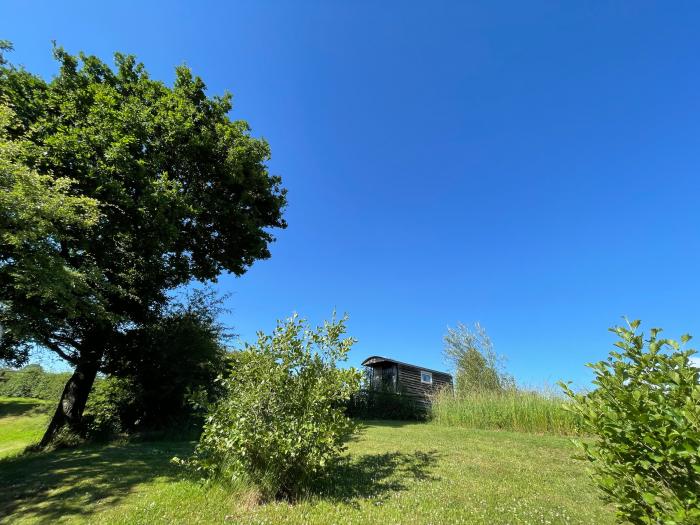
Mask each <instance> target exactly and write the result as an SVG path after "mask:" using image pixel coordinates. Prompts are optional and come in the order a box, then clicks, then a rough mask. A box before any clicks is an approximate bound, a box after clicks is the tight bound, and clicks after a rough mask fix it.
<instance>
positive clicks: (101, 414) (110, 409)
mask: <svg viewBox="0 0 700 525" xmlns="http://www.w3.org/2000/svg"><path fill="white" fill-rule="evenodd" d="M140 395H141V393H140V388H139V387H138V385H136V384H135V383H134V382H133V381H132V380H130V379H126V378H121V377H106V378H98V379H97V381H95V384H94V386H93V388H92V391H91V392H90V397H89V398H88V402H87V406H86V407H85V417H84V423H85V427H86V429H87V433H88V435H89V436H90V437H95V438H108V437H110V436H112V435H113V434H118V433H120V432H123V431H127V430H131V429H132V428H133V425H134V422H138V418H139V416H140V415H141V414H142V410H141V406H140V403H139V399H140Z"/></svg>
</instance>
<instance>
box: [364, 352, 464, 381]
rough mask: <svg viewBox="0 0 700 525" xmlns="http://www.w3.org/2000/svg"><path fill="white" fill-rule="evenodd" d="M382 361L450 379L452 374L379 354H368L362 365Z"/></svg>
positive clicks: (370, 364)
mask: <svg viewBox="0 0 700 525" xmlns="http://www.w3.org/2000/svg"><path fill="white" fill-rule="evenodd" d="M383 363H391V364H394V365H403V366H408V367H411V368H415V369H417V370H425V371H426V372H433V373H434V374H442V375H445V376H448V377H449V378H450V379H452V375H451V374H448V373H447V372H441V371H440V370H433V369H432V368H426V367H424V366H418V365H412V364H411V363H404V362H403V361H397V360H396V359H389V358H388V357H382V356H380V355H371V356H369V357H368V358H367V359H365V360H364V361H362V366H373V365H380V364H383Z"/></svg>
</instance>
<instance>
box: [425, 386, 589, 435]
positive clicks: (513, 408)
mask: <svg viewBox="0 0 700 525" xmlns="http://www.w3.org/2000/svg"><path fill="white" fill-rule="evenodd" d="M567 403H568V400H566V399H565V398H563V397H562V395H561V394H555V393H553V392H549V391H546V390H542V391H536V390H520V389H516V388H509V389H508V390H503V391H489V390H473V391H466V392H462V394H461V395H454V394H453V393H452V391H450V390H445V391H442V392H440V393H438V394H437V395H436V396H435V397H434V398H433V403H432V406H431V409H430V418H431V420H432V421H433V422H434V423H438V424H440V425H448V426H458V427H464V428H475V429H485V430H511V431H516V432H533V433H547V434H560V435H572V434H576V433H577V431H578V430H579V428H580V418H579V417H578V416H576V415H575V414H573V413H572V412H570V411H567V410H566V409H565V405H566V404H567Z"/></svg>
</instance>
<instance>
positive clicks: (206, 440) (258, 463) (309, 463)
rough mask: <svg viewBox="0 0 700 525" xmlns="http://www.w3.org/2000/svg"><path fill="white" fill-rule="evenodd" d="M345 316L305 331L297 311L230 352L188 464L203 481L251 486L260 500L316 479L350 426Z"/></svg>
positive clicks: (352, 387)
mask: <svg viewBox="0 0 700 525" xmlns="http://www.w3.org/2000/svg"><path fill="white" fill-rule="evenodd" d="M345 320H346V318H343V319H342V320H340V321H335V319H334V320H333V321H331V322H326V323H324V325H323V326H322V327H319V328H316V329H315V330H311V329H309V328H308V327H307V325H306V323H305V322H304V321H300V320H299V319H298V318H297V317H296V316H295V317H292V318H290V319H289V320H287V321H286V322H284V323H282V322H278V324H277V327H276V329H275V330H274V331H273V333H272V335H265V334H263V333H259V334H258V341H257V343H256V344H255V345H252V346H250V345H246V347H245V348H244V349H243V350H242V351H240V352H236V353H235V354H234V360H235V364H234V366H233V372H232V374H231V376H230V377H228V378H226V379H222V380H221V382H222V385H223V387H224V391H225V393H224V395H223V397H222V398H221V399H220V400H219V401H218V402H217V403H216V404H215V405H214V406H213V407H212V409H211V412H210V414H209V415H208V417H207V419H206V423H205V425H204V431H203V433H202V436H201V438H200V441H199V444H198V445H197V447H196V449H195V453H194V455H193V457H192V458H191V459H190V460H189V461H188V462H187V463H188V464H189V465H190V466H191V467H193V468H194V469H195V470H196V471H197V472H198V473H200V474H202V475H204V476H205V477H207V478H211V479H218V480H222V481H228V482H234V483H241V482H243V483H253V484H254V485H256V486H257V488H258V490H259V491H260V492H261V494H262V495H263V497H271V496H280V495H287V496H295V495H297V494H298V493H299V492H300V491H301V490H302V489H303V488H304V487H305V486H307V484H308V483H309V482H311V481H312V480H313V479H314V478H316V477H317V476H319V475H320V474H321V473H322V472H323V471H324V469H325V468H326V467H327V466H329V464H330V463H331V462H333V460H334V459H336V458H337V457H338V456H339V454H340V452H341V451H342V450H343V448H344V442H345V440H346V439H347V438H348V437H349V436H350V434H351V433H352V432H353V431H354V428H355V427H354V424H353V423H352V421H351V420H350V419H348V417H347V416H346V415H345V414H344V404H345V403H346V402H347V400H348V399H349V398H350V396H351V395H352V394H353V393H355V392H356V391H357V389H358V388H359V381H360V373H359V372H358V371H356V370H355V369H342V368H339V367H338V366H337V364H338V362H339V361H344V360H345V359H346V356H347V353H348V351H349V350H350V347H351V346H352V344H353V343H354V340H353V339H352V338H342V336H343V334H344V333H345Z"/></svg>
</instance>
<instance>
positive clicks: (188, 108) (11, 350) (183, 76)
mask: <svg viewBox="0 0 700 525" xmlns="http://www.w3.org/2000/svg"><path fill="white" fill-rule="evenodd" d="M3 46H5V47H2V48H1V49H0V51H1V50H5V51H6V50H8V49H9V48H8V47H7V46H6V45H5V44H3ZM54 56H55V58H56V60H57V61H58V64H59V67H60V69H59V72H58V74H57V75H56V76H54V77H53V78H52V80H50V81H45V80H44V79H42V78H41V77H38V76H36V75H32V74H30V73H28V72H27V71H25V70H23V69H21V68H17V67H14V66H13V65H12V64H9V63H4V64H1V65H0V102H2V103H3V104H4V105H5V106H7V107H10V108H11V111H12V112H13V114H12V115H10V117H11V118H10V120H11V122H10V123H9V125H8V124H7V118H5V122H6V123H5V124H4V126H5V128H4V130H5V131H3V133H4V135H3V137H4V138H3V149H4V151H6V152H9V153H5V154H4V157H3V158H4V160H3V161H2V162H3V163H4V166H8V169H9V175H4V174H3V180H2V182H0V184H2V185H3V188H2V190H3V191H0V195H3V196H4V199H5V200H4V201H3V203H2V206H1V207H0V210H1V211H0V221H1V223H0V231H2V232H3V238H2V245H1V246H0V297H2V304H1V305H0V324H1V325H2V327H3V329H4V334H3V336H2V341H1V342H0V349H1V350H2V354H1V355H0V358H3V359H14V360H16V361H21V360H22V359H24V358H25V357H26V348H27V346H28V345H31V344H36V345H39V346H42V347H46V348H48V349H50V350H51V351H53V352H55V353H57V354H58V355H60V356H61V357H62V358H64V359H66V360H67V361H68V362H69V363H71V364H73V365H75V366H76V374H75V375H74V376H72V378H71V380H70V381H71V382H72V384H71V388H69V389H68V390H67V392H68V393H69V394H70V395H71V396H72V398H71V399H67V400H65V401H66V402H65V403H61V405H60V406H61V407H63V408H64V410H67V409H70V413H68V412H66V413H65V414H64V419H66V420H67V421H68V422H70V423H71V424H73V423H74V422H78V421H79V419H80V416H81V415H82V408H83V407H84V404H85V401H86V400H87V396H88V394H89V391H90V388H91V386H92V383H93V381H94V378H95V374H96V373H97V371H98V370H99V369H100V367H102V366H103V364H104V361H105V359H109V358H110V357H112V356H114V355H118V354H119V353H121V352H122V350H123V347H122V346H120V345H119V344H117V343H118V342H121V341H123V340H124V339H123V338H121V336H122V335H125V334H126V332H128V331H129V330H132V329H139V328H140V327H141V326H143V325H146V324H149V323H151V322H153V320H154V319H157V318H158V317H159V315H160V313H161V310H162V308H163V306H164V305H165V304H166V303H167V301H168V297H169V296H168V294H169V292H170V291H172V290H174V289H176V288H177V287H179V286H182V285H186V284H188V283H190V282H191V281H192V280H198V281H212V280H215V279H216V278H217V277H218V276H219V275H220V274H221V273H222V272H224V271H227V272H232V273H234V274H236V275H241V274H243V273H244V272H245V271H246V270H247V268H248V267H249V266H250V265H252V264H253V262H254V261H256V260H257V259H261V258H262V259H264V258H267V257H269V256H270V252H269V248H268V246H269V243H271V242H272V241H273V240H274V237H273V235H272V232H271V230H270V229H271V228H283V227H285V226H286V224H285V222H284V220H283V219H282V210H283V208H284V206H285V204H286V196H285V190H284V189H282V188H281V179H280V178H279V177H277V176H272V175H270V174H269V173H268V170H267V167H266V162H267V160H268V159H269V156H270V149H269V147H268V145H267V143H266V142H265V141H264V140H261V139H257V138H254V137H252V136H251V134H250V128H249V126H248V124H247V123H246V122H244V121H232V120H231V119H230V118H229V112H230V110H231V109H232V104H231V96H230V94H225V95H224V96H214V97H208V96H207V94H206V86H205V84H204V82H203V81H202V80H201V79H200V78H199V77H196V76H194V75H193V74H192V72H191V71H190V70H189V69H188V68H187V67H185V66H180V67H178V68H176V71H175V81H174V83H173V85H172V87H169V86H168V85H166V84H165V83H164V82H161V81H157V80H154V79H151V78H150V77H149V76H148V73H147V72H146V70H145V67H144V66H143V64H139V63H138V62H137V61H136V59H135V58H134V57H133V56H128V55H123V54H121V53H117V54H115V67H114V68H112V67H110V66H108V65H107V64H105V63H104V62H102V61H101V60H100V59H99V58H97V57H95V56H89V55H85V54H82V53H81V54H80V55H78V56H73V55H70V54H69V53H67V52H66V51H65V50H63V49H62V48H60V47H58V48H55V49H54ZM8 118H9V117H8ZM4 171H5V170H3V173H4ZM16 173H20V174H21V176H22V177H23V178H24V179H28V180H30V181H32V182H31V184H29V183H28V184H29V185H28V189H25V188H24V186H22V184H24V183H22V184H20V183H18V182H16V179H18V177H19V176H18V175H16ZM33 174H36V175H33ZM25 186H27V185H25ZM8 191H9V192H12V195H11V196H7V193H6V192H8ZM24 194H28V196H26V197H25V195H24ZM64 195H66V196H70V197H71V198H75V200H71V199H66V198H64ZM44 196H45V197H46V199H47V204H46V205H44V204H43V203H42V201H41V200H40V199H41V198H43V197H44ZM22 199H24V200H22ZM37 203H40V204H37ZM17 231H19V235H21V237H17V235H18V234H17V233H12V234H7V233H6V232H17ZM25 231H26V233H25ZM66 407H67V408H66ZM57 414H58V412H57ZM57 417H58V416H57ZM54 421H55V420H54ZM60 424H62V423H61V422H60V421H59V422H57V423H56V426H55V428H58V426H60ZM52 427H54V425H53V423H52ZM50 430H51V427H50ZM47 435H48V432H47Z"/></svg>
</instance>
